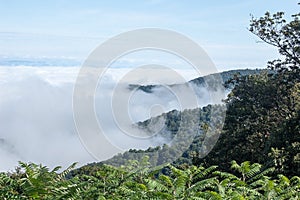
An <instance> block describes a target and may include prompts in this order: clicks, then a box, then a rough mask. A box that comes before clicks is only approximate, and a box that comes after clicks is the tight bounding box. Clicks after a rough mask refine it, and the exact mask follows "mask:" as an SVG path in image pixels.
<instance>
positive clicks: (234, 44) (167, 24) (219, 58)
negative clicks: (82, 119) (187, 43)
mask: <svg viewBox="0 0 300 200" xmlns="http://www.w3.org/2000/svg"><path fill="white" fill-rule="evenodd" d="M266 11H270V12H276V11H284V12H285V13H286V15H287V16H290V15H291V14H294V13H297V12H298V11H299V6H297V1H295V0H289V1H284V0H281V1H272V0H265V1H261V0H245V1H238V0H226V1H221V0H219V1H216V0H214V1H200V0H198V1H196V0H195V1H193V0H191V1H179V0H148V1H138V0H132V1H78V0H73V1H67V0H53V1H33V0H27V1H17V0H10V1H5V0H0V18H1V26H0V59H4V58H6V59H7V57H9V58H10V57H13V58H23V57H26V58H28V57H29V58H39V59H40V58H41V57H42V58H43V57H45V58H72V59H77V60H79V61H82V60H84V59H85V58H86V57H87V56H88V54H89V53H90V52H91V51H92V50H93V49H94V48H95V47H96V46H98V45H99V44H101V42H103V41H105V40H106V39H109V38H110V37H112V36H114V35H117V34H119V33H122V32H124V31H129V30H132V29H137V28H145V27H156V28H166V29H171V30H174V31H177V32H180V33H182V34H184V35H187V36H188V37H190V38H191V39H193V40H195V41H196V42H197V43H199V44H200V45H201V46H202V47H203V48H204V49H205V50H206V51H207V53H208V54H209V56H210V57H211V58H212V60H213V61H214V62H215V64H216V66H217V67H218V69H220V70H224V69H231V68H245V67H249V68H256V67H264V66H265V64H266V62H267V61H268V60H270V59H273V58H276V57H277V56H278V55H277V53H276V49H274V48H272V47H269V46H268V45H265V44H263V43H257V40H258V39H257V38H256V37H255V36H253V35H252V34H251V33H250V32H249V31H248V30H247V27H248V25H249V20H250V18H251V17H250V14H253V15H254V16H256V17H260V16H262V15H263V14H264V13H265V12H266ZM79 63H80V62H79Z"/></svg>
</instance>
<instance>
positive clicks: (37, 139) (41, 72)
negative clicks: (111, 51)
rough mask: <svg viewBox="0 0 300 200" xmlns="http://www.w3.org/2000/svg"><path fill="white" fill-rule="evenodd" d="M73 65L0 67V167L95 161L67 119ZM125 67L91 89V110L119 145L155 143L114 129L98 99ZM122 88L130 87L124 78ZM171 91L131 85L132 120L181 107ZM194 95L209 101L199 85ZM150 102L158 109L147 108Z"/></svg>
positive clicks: (70, 114)
mask: <svg viewBox="0 0 300 200" xmlns="http://www.w3.org/2000/svg"><path fill="white" fill-rule="evenodd" d="M78 71H79V68H78V67H67V68H66V67H1V68H0V127H1V129H0V157H1V161H0V171H5V170H12V169H13V168H14V166H16V165H17V162H18V161H25V162H36V163H42V164H45V165H47V166H49V167H54V166H57V165H61V166H63V167H66V166H68V165H70V164H72V163H73V162H79V164H80V165H82V164H85V163H87V162H94V161H95V160H94V158H93V157H92V156H91V155H90V154H89V153H88V152H87V151H86V149H85V147H84V146H83V145H82V143H81V142H80V139H79V137H78V135H77V133H76V127H75V123H74V120H73V110H72V95H73V88H74V83H75V80H76V76H77V73H78ZM127 71H128V70H127ZM125 73H126V69H124V70H123V71H122V69H115V70H112V71H110V72H108V74H107V75H106V76H105V77H104V78H103V80H102V86H99V87H98V89H97V92H96V95H95V108H96V114H97V116H98V118H99V120H100V121H101V123H102V125H103V126H104V128H105V129H106V134H107V135H109V138H110V140H111V141H112V142H113V143H116V144H115V145H117V146H120V147H121V149H122V148H123V149H128V148H146V147H147V146H151V145H152V146H153V145H159V144H160V142H162V141H158V140H159V139H158V138H156V139H153V140H134V139H132V137H130V136H125V135H123V136H122V135H121V131H116V130H117V128H118V127H116V126H115V122H114V121H113V116H111V112H109V111H110V109H111V107H108V106H105V105H106V104H105V103H104V102H106V103H109V101H110V97H111V95H112V91H113V89H114V88H115V86H116V84H117V83H118V81H119V79H120V77H122V75H124V74H125ZM183 73H189V72H183ZM180 87H182V88H180ZM180 87H179V86H178V87H177V88H173V90H178V92H180V91H181V90H182V91H184V87H187V86H180ZM194 87H196V86H194ZM124 92H125V93H127V92H132V91H130V89H129V87H127V85H126V84H125V85H124ZM172 95H173V94H172V93H170V92H168V89H166V88H165V87H157V88H154V89H153V92H152V93H146V92H144V91H142V90H135V92H134V93H133V96H132V98H131V102H129V104H128V106H129V109H130V114H131V117H132V120H133V122H137V121H141V120H145V119H147V118H149V117H150V116H152V115H159V114H161V113H162V112H167V111H170V110H173V109H184V108H187V107H186V106H185V107H183V108H182V107H181V108H180V106H179V104H178V102H177V101H176V99H174V96H172ZM197 96H198V102H200V103H199V106H205V105H207V104H208V103H210V102H211V100H210V99H209V92H208V91H207V90H206V89H204V88H198V90H197ZM156 105H158V106H157V107H155V106H156ZM153 106H154V107H155V108H159V109H156V110H154V111H153V110H152V111H151V109H152V108H153ZM159 106H160V107H159ZM160 108H161V109H160ZM151 112H153V113H152V114H151ZM149 113H150V114H149Z"/></svg>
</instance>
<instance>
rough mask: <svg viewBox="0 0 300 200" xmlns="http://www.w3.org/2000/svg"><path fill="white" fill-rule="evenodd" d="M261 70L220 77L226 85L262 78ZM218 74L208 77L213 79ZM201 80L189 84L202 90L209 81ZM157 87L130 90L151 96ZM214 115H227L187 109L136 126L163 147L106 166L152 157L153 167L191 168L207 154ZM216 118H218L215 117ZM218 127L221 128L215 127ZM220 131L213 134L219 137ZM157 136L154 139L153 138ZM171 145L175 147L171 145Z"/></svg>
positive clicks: (121, 156) (128, 153) (135, 152)
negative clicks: (246, 78) (239, 79)
mask: <svg viewBox="0 0 300 200" xmlns="http://www.w3.org/2000/svg"><path fill="white" fill-rule="evenodd" d="M260 72H262V70H261V69H256V70H250V69H245V70H231V71H226V72H222V73H220V75H221V77H222V79H223V83H225V82H227V81H228V80H230V79H231V78H233V77H234V76H247V75H252V74H259V73H260ZM216 75H218V74H212V75H208V76H210V77H212V76H216ZM208 76H206V77H199V78H196V79H193V80H191V81H189V83H193V84H195V85H197V86H199V87H205V84H206V83H205V79H206V78H207V77H208ZM155 87H161V86H159V85H147V86H139V85H130V86H129V89H131V90H133V89H136V88H137V89H139V90H142V91H144V92H146V93H152V90H153V89H154V88H155ZM212 108H213V109H214V112H220V116H221V115H222V114H221V112H223V111H224V108H225V105H207V106H205V107H203V108H196V109H187V110H184V111H177V110H173V111H170V112H168V113H163V114H162V115H160V116H157V117H153V118H150V119H148V120H146V121H143V122H139V123H137V124H136V125H134V126H136V127H137V128H139V129H142V130H143V131H145V132H147V133H149V135H153V137H152V139H153V140H159V141H165V143H164V144H163V145H162V146H158V147H149V148H148V149H147V150H136V149H130V150H129V151H126V152H125V153H123V154H118V155H116V156H114V157H113V158H111V159H109V160H106V161H104V162H103V163H105V164H110V165H114V166H120V165H125V164H126V163H127V162H128V160H141V159H142V157H144V156H145V155H148V156H149V159H150V160H149V162H150V163H151V165H153V166H156V165H161V164H164V163H170V162H173V161H174V158H178V159H177V160H176V161H175V163H174V162H173V164H176V165H180V164H184V163H185V164H192V162H193V157H194V156H196V154H197V156H199V154H205V152H204V151H205V149H206V150H207V148H206V147H204V146H203V140H204V138H205V135H206V133H207V132H208V131H211V132H212V130H211V128H212V127H209V124H210V123H211V110H212ZM214 115H215V116H216V115H218V114H216V113H214ZM159 123H164V126H163V128H162V129H161V130H159V131H158V130H156V124H159ZM215 127H218V126H215ZM220 131H221V130H214V131H213V132H215V134H216V136H215V137H217V136H218V134H217V133H220ZM154 134H155V135H154ZM170 142H172V144H170Z"/></svg>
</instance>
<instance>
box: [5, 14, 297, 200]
mask: <svg viewBox="0 0 300 200" xmlns="http://www.w3.org/2000/svg"><path fill="white" fill-rule="evenodd" d="M299 17H300V14H295V15H293V16H292V18H291V20H290V21H286V20H285V19H284V13H283V12H278V13H275V14H270V13H268V12H267V13H266V14H265V15H264V16H263V17H260V18H252V19H251V22H250V27H249V31H251V32H252V33H253V34H255V35H256V36H258V37H259V38H260V39H261V40H262V41H264V42H265V43H267V44H270V45H272V46H275V47H277V48H278V51H279V53H280V55H281V57H280V59H277V60H274V61H270V62H269V63H268V66H267V67H268V70H267V71H264V70H263V71H260V72H259V73H252V74H251V73H249V74H242V75H241V74H231V75H230V76H231V77H230V78H228V79H227V80H226V83H225V86H226V87H229V88H232V89H231V92H230V94H229V95H228V97H227V99H226V100H225V105H208V106H206V107H204V108H197V109H193V110H185V111H182V112H179V111H176V110H174V111H171V112H169V113H165V114H163V115H161V116H158V117H156V118H154V119H150V121H149V120H148V121H144V122H140V123H138V126H140V127H141V128H144V129H149V130H148V131H151V129H150V128H149V127H151V126H149V124H151V123H152V122H151V120H152V121H153V120H154V121H155V120H159V118H163V119H164V120H165V125H166V126H165V127H166V128H165V129H163V130H162V131H161V135H162V136H164V135H165V137H171V138H173V137H176V136H177V135H179V136H180V135H184V137H186V135H192V138H191V141H189V142H190V143H189V144H190V145H189V146H188V148H187V150H186V151H184V153H183V154H182V155H177V154H178V152H181V151H179V148H180V147H181V146H184V145H185V144H181V143H180V142H179V143H178V145H175V146H168V145H164V146H162V147H156V148H155V147H153V148H149V149H147V150H144V151H143V150H134V149H131V150H130V151H128V152H125V153H124V154H120V155H117V156H116V157H114V158H112V159H111V160H108V161H106V162H102V163H93V164H89V165H86V166H83V167H81V168H78V169H75V164H74V165H72V166H70V168H68V169H66V170H64V171H62V172H61V171H59V168H55V169H53V170H49V169H48V168H47V167H45V166H41V165H37V164H33V163H29V164H27V163H22V162H20V165H19V167H18V168H16V169H15V171H14V172H9V173H0V198H1V199H300V178H299V174H300V124H299V122H300V20H299ZM199 80H200V79H199ZM200 82H201V81H200ZM148 89H149V88H148ZM150 89H151V88H150ZM223 106H226V118H225V123H224V127H223V128H222V129H221V130H218V129H215V130H214V131H220V137H219V139H218V141H217V143H216V144H215V145H214V147H213V149H212V150H211V152H210V153H209V154H208V155H206V156H203V152H202V150H203V143H202V142H203V138H204V137H205V136H206V135H207V134H209V132H210V131H211V129H209V127H208V126H209V125H208V124H209V121H210V120H211V117H210V111H211V109H212V108H216V109H217V110H218V109H219V110H220V111H222V109H223ZM182 116H185V117H184V118H182ZM179 119H187V120H179ZM178 121H180V124H178ZM199 121H200V122H199ZM178 140H180V137H179V139H178ZM182 142H183V143H185V142H186V141H182ZM141 152H142V153H143V154H142V155H143V156H139V155H140V154H139V153H141ZM145 153H149V156H148V155H147V154H145ZM169 154H171V155H174V156H178V159H177V160H176V161H174V162H173V161H172V163H168V164H165V165H163V166H160V167H157V168H155V169H153V168H151V166H153V165H156V166H158V165H160V164H162V163H166V162H168V160H167V158H169V157H170V156H169ZM113 165H117V166H119V167H116V166H113Z"/></svg>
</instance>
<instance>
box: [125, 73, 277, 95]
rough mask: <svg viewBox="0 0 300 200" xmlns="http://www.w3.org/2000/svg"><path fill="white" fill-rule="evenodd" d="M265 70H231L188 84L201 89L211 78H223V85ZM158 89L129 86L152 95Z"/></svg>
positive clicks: (149, 86)
mask: <svg viewBox="0 0 300 200" xmlns="http://www.w3.org/2000/svg"><path fill="white" fill-rule="evenodd" d="M263 70H266V69H237V70H229V71H224V72H221V73H217V74H210V75H207V76H204V77H198V78H195V79H192V80H190V81H189V82H188V83H189V84H190V83H192V84H195V85H197V86H201V87H206V86H207V85H206V82H205V80H207V79H208V80H210V78H213V77H214V76H219V75H220V76H221V78H222V79H223V83H225V82H226V81H228V80H230V79H231V78H233V77H234V76H248V75H251V74H259V73H260V72H262V71H263ZM268 71H269V72H271V71H270V70H268ZM170 86H171V87H172V86H176V84H174V85H170ZM157 87H161V85H136V84H130V85H129V86H128V88H129V89H130V90H134V89H138V90H142V91H144V92H146V93H152V92H153V89H155V88H157Z"/></svg>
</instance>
